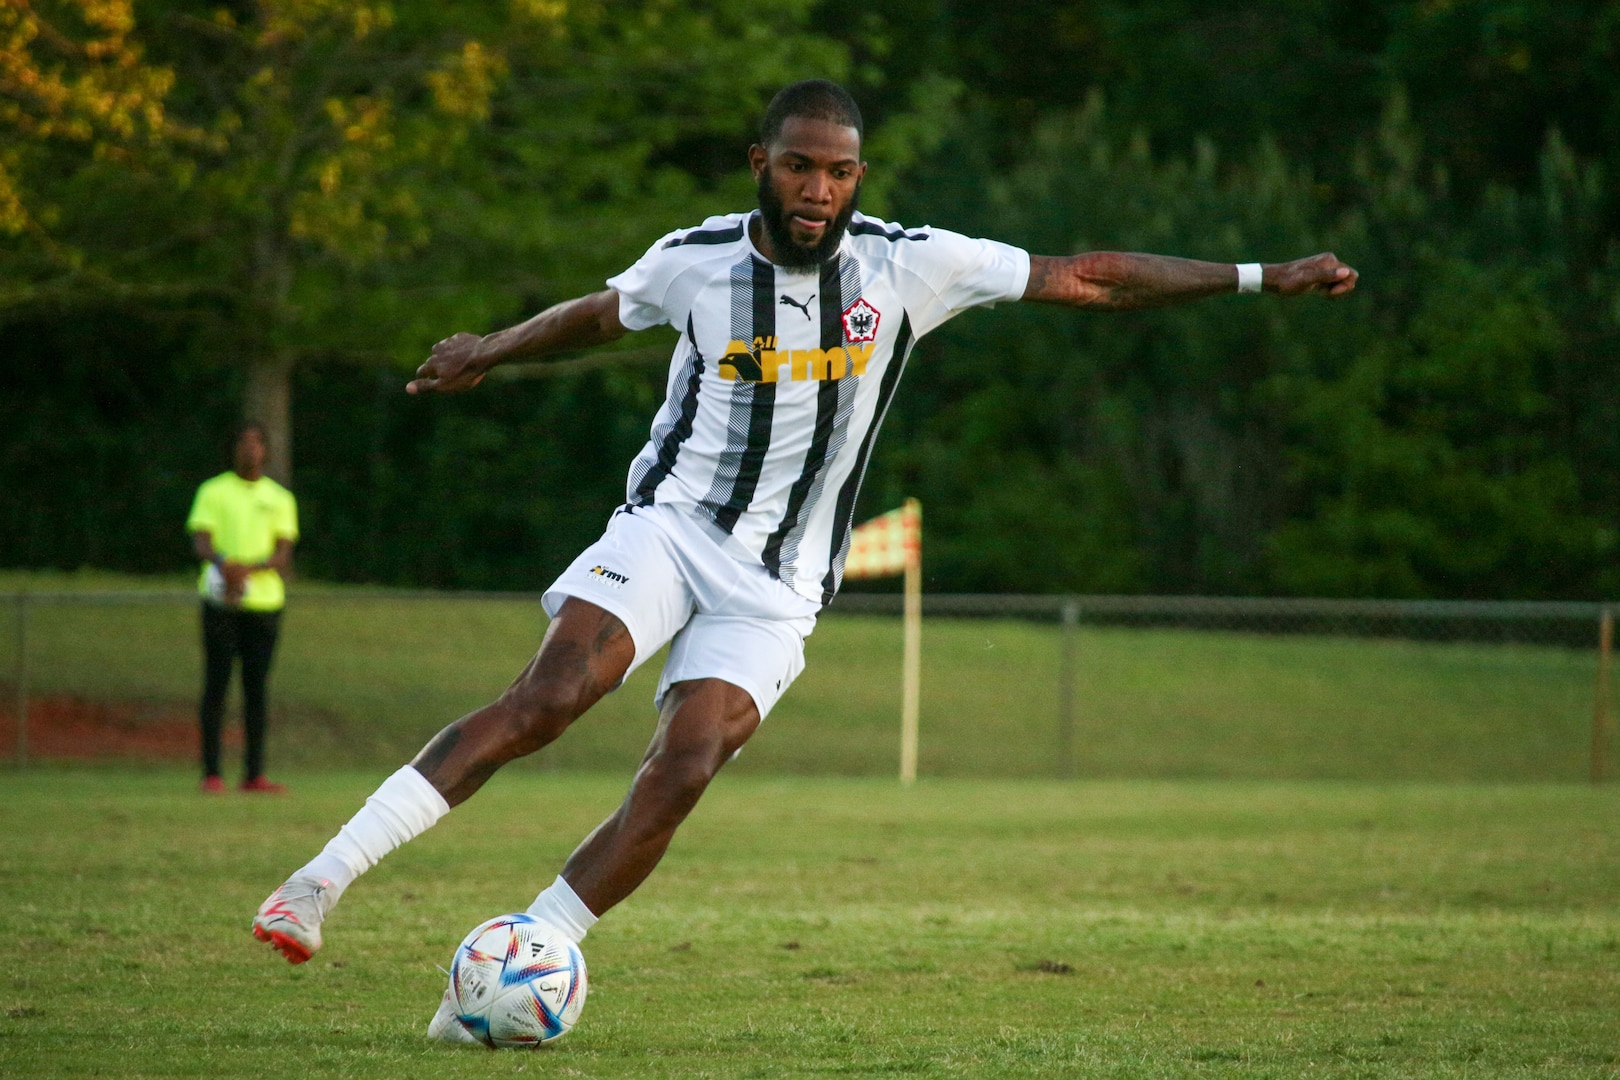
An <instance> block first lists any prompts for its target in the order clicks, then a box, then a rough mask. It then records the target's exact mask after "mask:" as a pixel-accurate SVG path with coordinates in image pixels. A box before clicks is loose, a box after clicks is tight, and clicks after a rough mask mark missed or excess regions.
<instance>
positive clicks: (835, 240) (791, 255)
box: [759, 167, 861, 270]
mask: <svg viewBox="0 0 1620 1080" xmlns="http://www.w3.org/2000/svg"><path fill="white" fill-rule="evenodd" d="M860 202H861V185H860V182H859V181H857V182H856V184H855V190H854V191H853V192H851V193H850V196H849V205H848V206H846V207H844V208H843V209H842V210H841V211H839V213H838V216H837V217H835V218H833V219H832V220H831V221H829V222H828V223H827V227H826V229H825V230H823V232H822V236H821V239H820V240H818V241H816V243H815V245H814V246H813V247H806V246H805V245H803V244H801V243H799V241H797V240H795V239H793V233H792V231H791V230H789V228H788V220H787V219H788V213H787V206H786V205H785V204H784V203H783V202H782V200H781V198H780V197H778V196H777V194H776V188H774V187H772V186H771V170H770V168H769V167H766V168H765V169H764V170H763V171H762V172H761V173H760V174H759V216H760V219H761V220H762V221H764V222H765V233H766V235H767V236H769V237H770V238H771V250H772V251H773V252H775V254H776V261H777V262H778V263H780V264H781V265H782V266H786V267H790V268H793V269H796V270H808V269H810V268H811V267H815V266H820V265H821V264H822V263H824V262H826V261H827V260H828V259H830V258H832V257H833V256H834V255H836V254H838V245H839V244H841V243H843V242H844V230H845V229H847V228H849V222H850V219H851V218H853V217H854V216H855V208H856V207H857V206H859V205H860Z"/></svg>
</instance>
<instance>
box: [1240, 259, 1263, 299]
mask: <svg viewBox="0 0 1620 1080" xmlns="http://www.w3.org/2000/svg"><path fill="white" fill-rule="evenodd" d="M1237 272H1238V292H1240V293H1244V292H1259V291H1260V277H1261V272H1260V264H1259V263H1238V264H1237Z"/></svg>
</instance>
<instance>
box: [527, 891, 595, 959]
mask: <svg viewBox="0 0 1620 1080" xmlns="http://www.w3.org/2000/svg"><path fill="white" fill-rule="evenodd" d="M529 914H530V915H533V916H534V917H535V918H537V919H544V920H545V921H546V922H548V923H550V924H551V925H552V926H555V927H556V928H557V929H559V930H561V931H562V932H563V933H565V934H567V935H568V936H569V938H570V939H572V940H573V942H574V944H575V945H578V944H579V943H580V942H581V941H583V940H584V939H585V935H586V934H587V933H589V932H590V929H591V927H593V926H595V925H596V916H595V915H592V914H591V909H590V908H588V907H586V906H585V901H583V900H581V899H580V898H579V894H578V893H576V892H574V889H573V886H571V885H569V884H568V882H566V881H564V880H563V877H562V875H561V874H558V875H557V880H556V881H553V882H552V883H551V884H550V885H547V886H546V887H545V889H544V890H542V891H541V893H540V895H539V896H537V897H535V898H534V903H532V904H530V905H529Z"/></svg>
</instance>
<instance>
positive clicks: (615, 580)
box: [586, 564, 630, 589]
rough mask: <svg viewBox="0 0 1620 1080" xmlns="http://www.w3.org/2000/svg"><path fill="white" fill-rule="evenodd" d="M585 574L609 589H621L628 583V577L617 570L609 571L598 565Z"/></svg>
mask: <svg viewBox="0 0 1620 1080" xmlns="http://www.w3.org/2000/svg"><path fill="white" fill-rule="evenodd" d="M586 572H587V573H589V574H590V575H591V576H592V577H594V578H595V579H596V580H597V581H600V582H601V583H602V584H603V585H606V586H607V587H608V588H610V589H619V588H623V587H624V586H625V585H626V584H627V583H628V582H629V581H630V578H629V577H628V576H626V575H624V574H621V573H619V572H618V571H617V570H609V569H608V568H607V567H605V566H602V565H600V564H598V565H596V566H593V567H591V568H590V570H588V571H586Z"/></svg>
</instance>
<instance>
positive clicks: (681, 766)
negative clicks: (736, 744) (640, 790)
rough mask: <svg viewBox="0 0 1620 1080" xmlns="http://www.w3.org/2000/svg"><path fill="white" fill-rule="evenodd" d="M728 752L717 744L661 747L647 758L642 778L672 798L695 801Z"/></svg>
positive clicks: (718, 769) (727, 755) (681, 800)
mask: <svg viewBox="0 0 1620 1080" xmlns="http://www.w3.org/2000/svg"><path fill="white" fill-rule="evenodd" d="M729 756H730V754H729V752H722V750H721V748H720V747H718V746H706V747H700V746H683V747H670V746H665V747H661V748H659V749H658V750H657V751H656V752H654V753H653V755H652V756H651V757H650V758H648V760H647V764H646V765H645V766H644V767H643V769H642V779H643V780H644V781H645V782H647V783H650V784H652V785H653V786H655V787H656V788H657V789H658V790H659V791H660V792H662V793H663V794H664V795H665V796H666V797H667V798H669V799H670V800H671V801H673V802H677V803H694V802H696V801H697V800H698V798H699V797H700V796H701V795H702V794H703V792H704V790H705V789H706V788H707V787H708V786H709V782H710V781H711V780H713V779H714V777H715V774H716V773H718V772H719V771H720V766H721V765H723V764H725V762H726V759H727V758H728V757H729Z"/></svg>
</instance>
